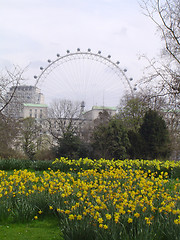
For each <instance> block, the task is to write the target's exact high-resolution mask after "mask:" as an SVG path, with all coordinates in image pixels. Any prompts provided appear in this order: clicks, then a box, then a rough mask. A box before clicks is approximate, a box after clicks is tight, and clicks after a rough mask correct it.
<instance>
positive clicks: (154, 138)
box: [139, 109, 171, 159]
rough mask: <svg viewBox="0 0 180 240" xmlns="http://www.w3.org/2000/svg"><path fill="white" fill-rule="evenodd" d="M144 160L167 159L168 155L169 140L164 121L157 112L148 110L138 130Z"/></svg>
mask: <svg viewBox="0 0 180 240" xmlns="http://www.w3.org/2000/svg"><path fill="white" fill-rule="evenodd" d="M139 133H140V136H141V138H142V143H143V145H142V154H143V155H144V158H147V159H155V158H162V159H164V158H167V157H169V155H170V152H171V151H170V138H169V132H168V128H167V126H166V123H165V121H164V119H163V118H162V117H161V116H160V115H159V114H158V112H156V111H153V110H151V109H149V110H148V111H147V112H146V114H145V116H144V119H143V124H142V125H141V127H140V130H139Z"/></svg>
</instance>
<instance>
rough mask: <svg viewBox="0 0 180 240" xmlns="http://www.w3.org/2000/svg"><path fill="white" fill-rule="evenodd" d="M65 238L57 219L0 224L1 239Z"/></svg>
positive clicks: (47, 239) (49, 239) (45, 239)
mask: <svg viewBox="0 0 180 240" xmlns="http://www.w3.org/2000/svg"><path fill="white" fill-rule="evenodd" d="M38 239H42V240H53V239H56V240H63V238H62V235H61V231H60V228H59V226H58V223H57V220H56V219H51V218H47V219H43V220H35V221H32V222H29V223H24V224H23V223H6V224H2V223H1V224H0V240H38Z"/></svg>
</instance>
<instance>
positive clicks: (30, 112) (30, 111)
mask: <svg viewBox="0 0 180 240" xmlns="http://www.w3.org/2000/svg"><path fill="white" fill-rule="evenodd" d="M29 117H32V109H30V110H29Z"/></svg>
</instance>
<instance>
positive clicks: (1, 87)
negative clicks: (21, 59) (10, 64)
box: [0, 66, 24, 113]
mask: <svg viewBox="0 0 180 240" xmlns="http://www.w3.org/2000/svg"><path fill="white" fill-rule="evenodd" d="M23 73H24V70H21V69H20V68H19V67H17V66H14V69H13V70H12V71H10V70H8V69H6V70H5V73H4V74H3V73H2V75H1V76H0V113H2V112H3V111H4V109H5V108H6V107H7V105H8V104H9V103H10V102H11V101H12V99H13V97H14V96H15V92H16V89H17V87H18V85H20V84H21V82H22V81H23V77H22V75H23ZM10 87H13V91H12V92H11V93H10V94H8V90H9V88H10Z"/></svg>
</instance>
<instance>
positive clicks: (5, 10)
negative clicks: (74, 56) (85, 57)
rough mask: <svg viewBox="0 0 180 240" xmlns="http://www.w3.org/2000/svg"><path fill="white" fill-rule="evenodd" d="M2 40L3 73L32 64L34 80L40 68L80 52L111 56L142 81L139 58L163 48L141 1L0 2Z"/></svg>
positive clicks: (55, 0) (1, 61)
mask: <svg viewBox="0 0 180 240" xmlns="http://www.w3.org/2000/svg"><path fill="white" fill-rule="evenodd" d="M0 39H1V45H0V53H1V54H0V68H4V65H5V63H8V64H9V62H11V63H13V64H18V65H22V67H24V66H27V65H28V64H29V63H31V64H30V67H29V70H28V72H27V73H26V74H27V76H29V78H31V77H32V76H33V75H34V74H35V71H38V68H39V67H40V66H39V67H38V68H37V70H36V69H35V67H36V66H37V65H38V64H37V63H42V61H43V60H47V59H48V58H52V59H53V58H55V54H56V53H57V52H60V54H65V53H66V50H67V49H70V50H72V51H76V49H77V48H78V47H79V48H81V49H82V50H83V51H86V50H87V48H91V49H92V51H94V52H97V51H98V50H101V51H102V54H103V55H105V56H107V55H108V54H111V55H112V59H113V60H114V61H116V60H120V62H121V64H122V67H127V68H128V70H129V74H130V75H131V76H133V77H134V78H138V77H139V76H140V74H141V68H142V65H143V63H141V64H140V63H139V62H138V54H143V53H147V54H149V55H150V56H154V55H155V54H157V52H158V48H159V47H160V41H159V38H158V37H157V36H155V27H154V25H153V24H152V23H151V22H150V21H149V20H148V19H147V18H146V17H145V16H143V15H142V14H141V13H140V9H139V6H138V3H137V1H136V0H126V1H120V0H86V1H85V0H46V1H44V0H26V1H24V0H6V1H3V0H0Z"/></svg>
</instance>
